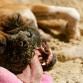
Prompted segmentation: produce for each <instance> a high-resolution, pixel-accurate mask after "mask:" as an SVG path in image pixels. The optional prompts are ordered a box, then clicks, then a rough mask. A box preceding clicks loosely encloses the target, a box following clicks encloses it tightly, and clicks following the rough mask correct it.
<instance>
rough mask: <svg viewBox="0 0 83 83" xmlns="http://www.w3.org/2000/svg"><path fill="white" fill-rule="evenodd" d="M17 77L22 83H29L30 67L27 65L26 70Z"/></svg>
mask: <svg viewBox="0 0 83 83" xmlns="http://www.w3.org/2000/svg"><path fill="white" fill-rule="evenodd" d="M17 77H18V78H19V79H20V80H21V81H22V82H23V83H30V81H31V70H30V66H29V65H28V66H27V68H26V69H25V70H24V71H23V73H22V74H18V75H17Z"/></svg>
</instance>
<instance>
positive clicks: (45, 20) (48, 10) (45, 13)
mask: <svg viewBox="0 0 83 83" xmlns="http://www.w3.org/2000/svg"><path fill="white" fill-rule="evenodd" d="M28 7H29V8H30V9H31V10H32V12H33V13H34V14H35V16H36V18H37V21H38V24H39V25H41V26H42V27H45V28H52V29H54V30H61V31H62V32H64V33H65V34H66V35H67V37H68V39H79V38H80V32H79V28H78V24H79V20H80V14H79V13H78V11H77V10H76V9H74V8H70V7H60V6H48V5H43V4H29V5H28ZM57 19H63V20H65V21H67V23H66V24H67V25H66V26H65V27H62V24H61V23H57V22H56V21H55V20H57ZM57 26H58V28H57Z"/></svg>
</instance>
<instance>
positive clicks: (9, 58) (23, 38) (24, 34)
mask: <svg viewBox="0 0 83 83" xmlns="http://www.w3.org/2000/svg"><path fill="white" fill-rule="evenodd" d="M12 33H13V32H12ZM8 34H10V39H9V40H8V41H7V43H6V46H5V50H4V53H3V54H2V58H1V59H2V62H1V61H0V65H1V66H3V67H5V68H7V69H8V70H10V71H11V72H13V73H15V74H18V73H22V71H23V70H24V69H25V68H26V66H27V65H28V64H29V63H30V60H31V58H32V57H33V55H34V49H36V48H37V47H40V46H41V35H40V34H39V32H38V31H37V30H36V29H34V28H30V27H25V28H22V29H21V30H20V31H19V30H17V32H16V33H14V34H13V35H12V34H11V33H8Z"/></svg>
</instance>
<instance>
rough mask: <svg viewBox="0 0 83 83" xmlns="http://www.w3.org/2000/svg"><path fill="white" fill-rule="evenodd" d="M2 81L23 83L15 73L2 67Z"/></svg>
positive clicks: (0, 78)
mask: <svg viewBox="0 0 83 83" xmlns="http://www.w3.org/2000/svg"><path fill="white" fill-rule="evenodd" d="M0 83H23V82H22V81H21V80H19V79H18V78H17V77H16V76H15V75H14V74H13V73H11V72H10V71H8V70H7V69H5V68H3V67H0Z"/></svg>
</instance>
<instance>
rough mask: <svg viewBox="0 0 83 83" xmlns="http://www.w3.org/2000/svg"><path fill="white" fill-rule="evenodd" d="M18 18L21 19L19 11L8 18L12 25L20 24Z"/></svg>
mask: <svg viewBox="0 0 83 83" xmlns="http://www.w3.org/2000/svg"><path fill="white" fill-rule="evenodd" d="M20 20H21V15H20V14H19V13H17V14H15V15H14V17H13V18H12V19H10V22H11V24H12V26H14V27H18V26H19V24H20Z"/></svg>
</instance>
